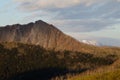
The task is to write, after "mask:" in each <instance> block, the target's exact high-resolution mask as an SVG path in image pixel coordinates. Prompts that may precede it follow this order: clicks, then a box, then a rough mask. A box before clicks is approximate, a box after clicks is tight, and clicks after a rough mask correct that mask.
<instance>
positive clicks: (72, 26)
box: [51, 19, 120, 32]
mask: <svg viewBox="0 0 120 80" xmlns="http://www.w3.org/2000/svg"><path fill="white" fill-rule="evenodd" d="M119 22H120V21H117V20H109V19H106V20H105V19H81V20H80V19H78V20H56V21H53V22H51V23H53V24H56V26H58V28H60V29H61V30H63V31H65V32H92V31H99V30H103V29H110V28H112V29H113V25H114V24H118V23H119Z"/></svg>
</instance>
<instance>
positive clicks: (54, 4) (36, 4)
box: [14, 0, 102, 11]
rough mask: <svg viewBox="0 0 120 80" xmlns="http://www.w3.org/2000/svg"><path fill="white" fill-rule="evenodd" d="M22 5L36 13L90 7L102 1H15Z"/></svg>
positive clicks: (23, 7) (21, 6)
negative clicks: (82, 6) (80, 6)
mask: <svg viewBox="0 0 120 80" xmlns="http://www.w3.org/2000/svg"><path fill="white" fill-rule="evenodd" d="M14 1H15V2H17V3H20V8H22V9H23V10H27V11H34V10H39V9H52V8H67V7H72V6H77V5H80V4H83V5H85V6H90V5H92V4H94V3H96V2H100V1H102V0H71V1H70V0H49V1H48V0H14Z"/></svg>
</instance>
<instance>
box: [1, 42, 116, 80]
mask: <svg viewBox="0 0 120 80" xmlns="http://www.w3.org/2000/svg"><path fill="white" fill-rule="evenodd" d="M11 44H12V47H10V46H11ZM6 45H7V46H9V45H10V46H9V47H6ZM115 60H117V56H116V55H112V54H109V55H104V56H94V55H93V54H89V53H83V52H72V51H54V50H45V49H44V48H42V47H40V46H35V45H28V44H21V43H4V44H2V43H0V80H7V79H12V80H14V79H13V77H15V76H18V75H19V74H23V73H27V72H29V71H37V70H38V71H39V73H40V71H41V73H40V74H42V73H44V71H45V70H48V72H53V73H48V74H47V72H46V74H45V75H44V76H48V75H50V74H54V75H55V74H57V75H60V74H61V73H72V72H81V71H84V70H87V69H93V68H97V67H100V66H104V65H110V64H112V63H113V62H114V61H115ZM33 75H34V74H33ZM40 76H43V75H40ZM50 77H52V75H51V76H50ZM16 80H23V79H20V78H19V79H18V78H17V79H16Z"/></svg>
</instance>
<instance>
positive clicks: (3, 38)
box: [0, 20, 83, 51]
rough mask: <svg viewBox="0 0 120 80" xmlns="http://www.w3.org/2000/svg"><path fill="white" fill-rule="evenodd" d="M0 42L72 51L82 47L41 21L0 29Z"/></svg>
mask: <svg viewBox="0 0 120 80" xmlns="http://www.w3.org/2000/svg"><path fill="white" fill-rule="evenodd" d="M0 42H20V43H27V44H35V45H40V46H42V47H44V48H46V49H55V50H72V51H80V50H82V46H83V44H81V43H80V42H79V41H77V40H75V39H73V38H72V37H70V36H67V35H65V34H64V33H63V32H61V31H60V30H58V29H57V28H55V27H54V26H53V25H51V24H48V23H46V22H43V21H41V20H39V21H36V22H35V23H29V24H25V25H20V24H15V25H8V26H5V27H0Z"/></svg>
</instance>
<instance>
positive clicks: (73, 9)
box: [0, 0, 120, 39]
mask: <svg viewBox="0 0 120 80" xmlns="http://www.w3.org/2000/svg"><path fill="white" fill-rule="evenodd" d="M39 19H41V20H44V21H46V22H48V23H51V24H54V25H55V26H56V27H58V28H59V29H61V30H62V31H64V32H65V33H68V34H70V35H73V34H74V36H79V35H80V36H81V35H85V37H91V36H94V37H106V38H113V39H120V0H0V26H3V25H7V24H16V23H22V24H23V23H28V22H32V21H36V20H39Z"/></svg>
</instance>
